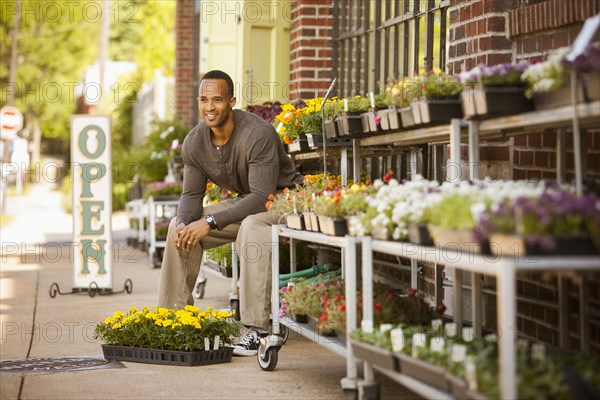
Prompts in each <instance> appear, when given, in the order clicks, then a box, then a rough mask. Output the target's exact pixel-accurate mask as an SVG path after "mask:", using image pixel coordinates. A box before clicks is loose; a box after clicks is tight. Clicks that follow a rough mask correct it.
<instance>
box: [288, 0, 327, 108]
mask: <svg viewBox="0 0 600 400" xmlns="http://www.w3.org/2000/svg"><path fill="white" fill-rule="evenodd" d="M332 26H333V0H296V1H294V2H293V6H292V26H291V43H290V48H291V49H290V50H291V57H290V61H291V62H290V98H291V99H298V98H302V99H309V98H313V97H319V96H323V95H325V92H326V91H327V88H328V87H329V83H330V81H331V68H332V55H333V51H332V32H333V31H332Z"/></svg>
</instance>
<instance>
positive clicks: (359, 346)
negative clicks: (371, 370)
mask: <svg viewBox="0 0 600 400" xmlns="http://www.w3.org/2000/svg"><path fill="white" fill-rule="evenodd" d="M350 345H351V346H352V353H353V355H354V357H356V358H360V359H361V360H364V361H366V362H368V363H371V364H373V365H377V366H380V367H383V368H386V369H389V370H392V371H395V370H397V369H398V366H397V364H398V359H397V358H396V357H394V353H392V352H391V351H389V350H387V349H382V348H381V347H377V346H374V345H372V344H369V343H364V342H360V341H358V340H355V339H350Z"/></svg>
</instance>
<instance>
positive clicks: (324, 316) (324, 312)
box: [319, 311, 327, 321]
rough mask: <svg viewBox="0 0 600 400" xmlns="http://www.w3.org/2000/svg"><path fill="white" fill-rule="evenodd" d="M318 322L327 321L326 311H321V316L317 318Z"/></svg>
mask: <svg viewBox="0 0 600 400" xmlns="http://www.w3.org/2000/svg"><path fill="white" fill-rule="evenodd" d="M319 321H327V311H323V314H321V316H320V317H319Z"/></svg>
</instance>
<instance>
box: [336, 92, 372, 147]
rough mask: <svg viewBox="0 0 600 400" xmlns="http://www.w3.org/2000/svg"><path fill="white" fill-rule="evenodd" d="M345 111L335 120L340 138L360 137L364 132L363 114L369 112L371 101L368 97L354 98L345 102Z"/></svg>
mask: <svg viewBox="0 0 600 400" xmlns="http://www.w3.org/2000/svg"><path fill="white" fill-rule="evenodd" d="M343 104H344V111H343V112H342V113H341V114H338V116H337V118H336V119H335V121H336V123H337V125H338V132H339V134H340V136H346V137H360V136H363V134H364V130H363V125H362V121H361V113H364V112H367V111H369V104H370V101H369V99H368V98H367V97H363V96H359V95H357V96H354V97H350V98H347V99H344V100H343Z"/></svg>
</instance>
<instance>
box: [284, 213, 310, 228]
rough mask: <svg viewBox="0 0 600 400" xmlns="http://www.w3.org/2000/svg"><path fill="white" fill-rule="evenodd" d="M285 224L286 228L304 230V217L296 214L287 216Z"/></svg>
mask: <svg viewBox="0 0 600 400" xmlns="http://www.w3.org/2000/svg"><path fill="white" fill-rule="evenodd" d="M286 223H287V226H288V228H292V229H298V230H304V229H305V225H304V216H303V215H302V214H298V213H292V214H288V215H287V217H286Z"/></svg>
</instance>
